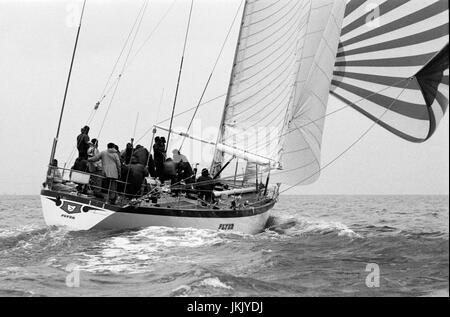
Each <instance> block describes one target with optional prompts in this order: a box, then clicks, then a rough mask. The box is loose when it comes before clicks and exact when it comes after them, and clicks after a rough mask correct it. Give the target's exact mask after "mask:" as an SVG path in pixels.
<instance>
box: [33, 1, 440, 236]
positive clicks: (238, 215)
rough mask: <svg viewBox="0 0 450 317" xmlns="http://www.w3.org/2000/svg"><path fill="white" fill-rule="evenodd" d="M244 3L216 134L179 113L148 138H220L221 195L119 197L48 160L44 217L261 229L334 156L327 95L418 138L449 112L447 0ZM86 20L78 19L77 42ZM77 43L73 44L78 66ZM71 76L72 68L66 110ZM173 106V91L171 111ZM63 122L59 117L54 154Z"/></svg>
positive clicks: (164, 190)
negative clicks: (97, 193)
mask: <svg viewBox="0 0 450 317" xmlns="http://www.w3.org/2000/svg"><path fill="white" fill-rule="evenodd" d="M192 3H193V2H191V7H190V10H191V11H190V14H191V12H192ZM84 9H85V7H83V11H84ZM239 12H240V13H241V14H240V16H241V19H240V21H239V22H240V28H239V35H238V42H237V45H236V51H235V57H234V61H233V67H232V73H231V76H230V81H229V88H228V93H227V97H226V102H225V105H224V108H223V114H222V120H221V123H220V126H219V127H218V129H219V131H220V132H219V137H218V139H217V142H214V143H211V142H209V141H205V140H202V139H201V138H198V137H197V136H194V135H190V133H189V128H188V129H187V131H175V130H174V129H173V128H172V121H171V124H170V126H169V127H163V126H157V125H155V126H154V130H153V137H154V136H155V135H156V133H158V132H159V133H167V135H168V139H169V140H170V136H171V135H174V134H177V135H180V136H182V137H184V138H190V139H192V140H193V141H195V142H202V143H206V144H209V145H211V146H213V147H214V148H215V154H214V156H213V157H212V158H211V169H210V173H211V175H213V177H214V184H216V185H217V186H216V187H215V189H214V191H213V192H212V195H213V196H214V199H213V200H212V201H202V200H201V199H200V198H199V195H198V190H196V188H195V185H194V186H193V185H188V184H185V183H184V182H183V181H181V182H179V183H173V184H160V183H159V182H157V181H155V180H149V183H150V185H149V186H148V190H147V191H143V192H142V193H141V195H139V196H138V197H134V198H133V199H125V198H123V199H119V201H118V203H117V204H114V205H112V204H108V203H107V202H106V201H105V200H103V199H99V198H96V197H94V196H93V195H83V194H79V193H77V192H73V191H72V192H71V191H63V190H59V189H58V186H57V185H58V182H57V181H56V180H55V174H60V175H61V177H62V179H63V180H64V182H66V183H75V184H81V185H85V186H92V179H93V177H98V176H95V175H91V174H89V173H84V172H79V171H73V170H70V169H62V168H60V167H56V166H52V164H50V166H49V172H48V177H47V180H46V182H45V184H44V188H43V189H42V191H41V198H42V209H43V214H44V218H45V221H46V223H47V224H48V225H50V226H64V227H67V228H69V229H70V230H91V229H130V228H142V227H148V226H166V227H190V228H199V229H210V230H224V231H237V232H242V233H248V234H256V233H259V232H261V231H263V230H264V229H265V227H266V224H267V221H268V218H269V215H270V210H272V209H273V207H274V206H275V204H276V203H277V201H278V200H279V199H282V196H280V194H282V193H283V192H285V191H286V190H287V189H289V188H292V187H295V186H301V185H308V184H311V183H313V182H315V181H316V180H317V179H318V178H319V176H320V173H321V171H322V170H323V169H325V168H327V167H328V166H329V165H330V164H327V165H322V163H321V148H322V135H323V130H324V125H325V121H326V118H327V117H328V116H330V115H331V114H330V113H327V104H328V101H329V96H330V95H332V96H334V97H335V98H337V99H339V100H340V101H342V102H343V103H344V104H345V105H346V107H350V108H353V109H355V110H356V111H358V112H359V113H361V114H362V115H363V116H366V117H368V118H369V119H371V120H372V121H373V123H374V125H379V126H381V127H383V128H385V129H386V130H387V131H389V132H391V133H393V134H395V135H397V136H399V137H401V138H403V139H405V140H407V141H410V142H415V143H421V142H425V141H426V140H428V139H429V138H430V137H431V136H432V135H433V133H434V132H435V131H436V129H437V127H438V125H439V122H440V121H441V119H442V118H443V116H444V115H445V112H446V110H447V107H448V99H449V97H448V94H449V92H448V85H449V81H448V75H449V74H448V69H449V65H448V58H449V48H448V42H449V39H448V22H449V21H448V1H447V0H424V1H420V2H419V1H404V0H387V1H386V0H370V1H364V0H351V1H344V0H242V3H241V7H240V11H239ZM190 18H191V15H189V21H190ZM80 28H81V22H80V27H79V28H78V33H77V39H76V43H77V42H78V39H79V35H80ZM187 34H188V33H186V38H187ZM185 48H186V45H185ZM75 51H76V45H75V50H74V54H73V57H72V65H73V58H74V57H75ZM230 62H231V61H230ZM181 70H182V63H181V68H180V73H181ZM69 81H70V73H69V78H68V82H67V86H66V94H65V98H64V102H63V107H62V110H61V118H62V116H63V111H64V106H65V99H66V96H67V89H68V87H69ZM178 84H179V82H178ZM177 91H178V88H177ZM175 106H176V97H175V102H174V108H173V112H172V119H173V116H174V114H175ZM96 107H97V108H98V104H97V105H96ZM197 110H198V108H197ZM344 124H349V123H344ZM350 124H351V123H350ZM60 125H61V121H60V123H59V126H58V132H57V134H56V137H55V140H54V143H53V149H52V154H51V159H50V162H53V159H54V157H55V151H56V147H57V143H58V137H59V130H60ZM186 126H188V125H187V124H186ZM254 128H263V130H264V131H265V132H264V133H265V134H267V136H266V137H265V138H263V139H262V141H261V138H259V137H257V136H251V135H250V136H249V135H248V134H246V133H244V132H245V131H253V129H254ZM367 132H368V131H367ZM361 137H364V135H363V136H361ZM356 143H357V142H355V144H356ZM348 150H350V148H349V149H345V151H344V152H343V153H342V154H344V153H345V152H347V151H348ZM338 158H340V157H338ZM338 158H336V159H338ZM238 170H239V171H240V170H244V171H245V172H244V173H238ZM56 171H57V172H58V173H55V172H56ZM281 186H289V187H288V188H287V189H285V188H284V187H281ZM281 190H283V191H281ZM118 195H119V196H124V195H122V193H120V192H119V193H118Z"/></svg>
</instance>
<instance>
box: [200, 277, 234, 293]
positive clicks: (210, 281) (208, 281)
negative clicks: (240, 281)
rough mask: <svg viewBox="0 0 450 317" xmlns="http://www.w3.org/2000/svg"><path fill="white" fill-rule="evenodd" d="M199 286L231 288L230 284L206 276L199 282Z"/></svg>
mask: <svg viewBox="0 0 450 317" xmlns="http://www.w3.org/2000/svg"><path fill="white" fill-rule="evenodd" d="M200 286H210V287H214V288H224V289H229V290H232V289H233V288H232V287H231V286H229V285H227V284H225V283H223V282H222V281H221V280H219V279H218V278H217V277H214V278H207V279H205V280H203V281H202V282H201V283H200Z"/></svg>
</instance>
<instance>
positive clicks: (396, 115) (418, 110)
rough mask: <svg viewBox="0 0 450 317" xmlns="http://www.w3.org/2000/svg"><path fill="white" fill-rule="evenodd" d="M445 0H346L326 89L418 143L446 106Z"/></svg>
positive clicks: (364, 113)
mask: <svg viewBox="0 0 450 317" xmlns="http://www.w3.org/2000/svg"><path fill="white" fill-rule="evenodd" d="M448 14H449V12H448V0H424V1H406V0H397V1H392V0H388V1H383V0H376V1H374V0H370V1H362V0H351V1H350V2H349V3H348V5H347V8H346V12H345V19H344V23H343V28H342V33H341V40H340V41H341V43H340V45H339V51H338V54H337V59H336V65H335V71H334V78H333V81H332V91H331V93H332V94H333V95H334V96H336V97H337V98H338V99H340V100H342V101H343V102H345V103H346V104H348V105H350V106H351V107H353V108H354V109H356V110H357V111H359V112H360V113H362V114H363V115H365V116H366V117H368V118H370V119H371V120H373V121H375V122H376V123H377V124H379V125H380V126H382V127H384V128H385V129H387V130H388V131H390V132H392V133H394V134H396V135H397V136H399V137H401V138H403V139H405V140H408V141H411V142H417V143H420V142H424V141H426V140H427V139H429V138H430V137H431V136H432V135H433V133H434V132H435V130H436V128H437V126H438V125H439V122H440V120H441V119H442V117H443V116H444V114H445V112H446V110H447V107H448V94H449V88H448V84H449V83H448V67H449V65H448V58H449V52H448V42H449V38H448V34H449V30H448V28H449V16H448Z"/></svg>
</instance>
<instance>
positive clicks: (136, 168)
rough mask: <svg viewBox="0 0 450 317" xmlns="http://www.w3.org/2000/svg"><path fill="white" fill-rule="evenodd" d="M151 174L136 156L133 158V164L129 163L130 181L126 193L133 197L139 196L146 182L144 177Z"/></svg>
mask: <svg viewBox="0 0 450 317" xmlns="http://www.w3.org/2000/svg"><path fill="white" fill-rule="evenodd" d="M148 175H149V173H148V170H147V168H146V167H145V165H144V164H141V163H140V162H139V161H138V160H137V158H136V157H134V156H133V157H132V158H131V164H130V165H128V181H127V190H126V193H127V194H128V195H131V196H133V197H135V196H137V195H138V194H139V193H140V191H141V188H142V184H144V179H145V178H146V177H147V176H148Z"/></svg>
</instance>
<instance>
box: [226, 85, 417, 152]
mask: <svg viewBox="0 0 450 317" xmlns="http://www.w3.org/2000/svg"><path fill="white" fill-rule="evenodd" d="M408 80H409V78H403V79H401V80H399V81H398V82H396V83H394V84H393V85H392V86H393V87H395V86H398V85H400V84H402V83H404V82H406V81H408ZM392 86H388V87H386V88H383V89H381V90H378V91H376V92H373V93H370V94H369V95H367V96H364V97H361V98H360V99H358V100H356V101H355V102H353V104H358V103H360V102H361V101H363V100H366V99H367V98H370V97H372V96H375V95H378V94H380V93H382V92H384V91H386V90H388V89H391V88H392ZM347 108H351V106H350V105H345V106H342V107H340V108H338V109H336V110H334V111H332V112H329V113H327V114H325V115H324V116H321V117H319V118H317V119H314V120H310V121H309V122H307V123H305V124H302V125H300V126H298V127H295V128H293V129H290V130H288V131H286V132H284V133H282V134H281V135H277V136H276V137H274V138H272V139H269V140H268V141H267V142H266V143H265V144H262V145H261V146H267V145H268V144H269V143H272V142H273V141H276V140H277V139H279V138H282V137H285V136H287V135H289V134H291V133H293V132H296V131H298V130H300V129H303V128H305V127H307V126H309V125H311V124H315V123H317V122H320V121H322V120H323V119H326V118H327V117H330V116H332V115H334V114H336V113H338V112H341V111H342V110H345V109H347ZM298 117H299V116H298V115H297V116H295V117H293V119H292V120H295V119H297V118H298ZM233 136H237V134H232V135H230V137H233ZM255 149H256V148H255V146H250V147H249V150H255Z"/></svg>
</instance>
